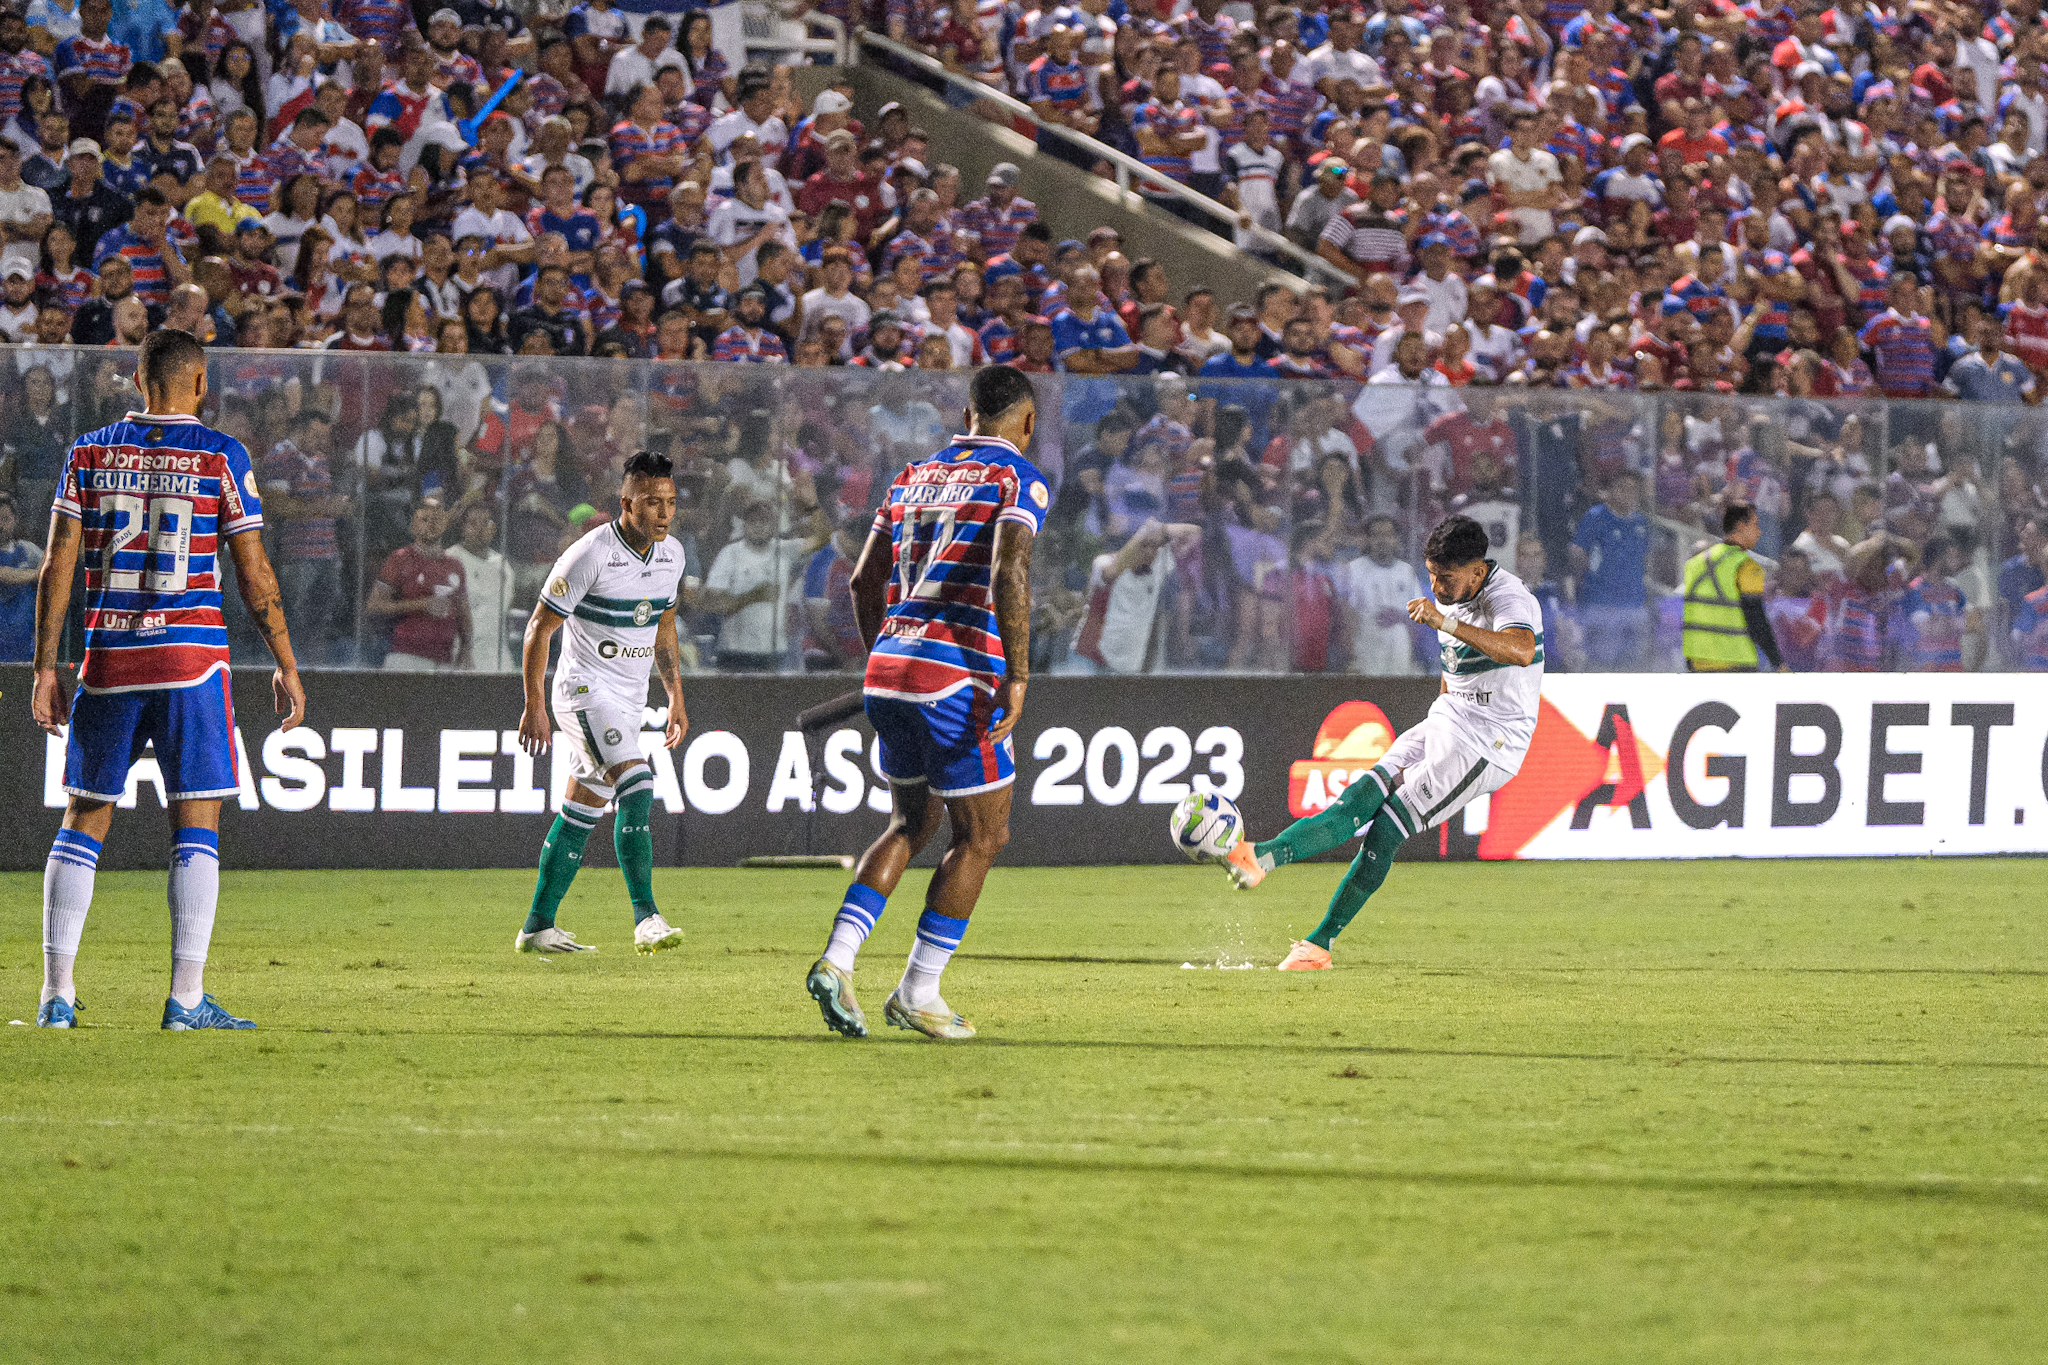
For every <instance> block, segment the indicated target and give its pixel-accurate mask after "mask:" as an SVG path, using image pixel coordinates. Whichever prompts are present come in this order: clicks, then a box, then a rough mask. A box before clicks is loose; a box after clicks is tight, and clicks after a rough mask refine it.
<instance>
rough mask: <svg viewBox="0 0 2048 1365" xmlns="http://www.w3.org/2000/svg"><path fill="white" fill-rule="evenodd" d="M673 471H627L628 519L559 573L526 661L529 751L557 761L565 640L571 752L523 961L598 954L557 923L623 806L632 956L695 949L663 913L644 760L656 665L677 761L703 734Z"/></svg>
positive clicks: (650, 777) (531, 627) (592, 538)
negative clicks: (689, 646)
mask: <svg viewBox="0 0 2048 1365" xmlns="http://www.w3.org/2000/svg"><path fill="white" fill-rule="evenodd" d="M673 473H674V466H673V465H672V464H671V463H670V461H669V458H668V456H666V455H656V454H652V453H650V452H648V451H645V450H643V451H641V452H640V453H639V454H637V455H635V456H634V457H633V458H632V459H630V460H628V461H626V477H625V482H624V483H622V484H621V485H620V487H619V515H618V519H617V520H616V521H608V522H606V523H605V524H604V525H602V526H600V527H598V528H597V529H596V530H594V531H592V532H591V533H590V534H589V535H586V536H584V537H583V539H581V540H579V541H577V542H576V543H575V544H574V545H571V546H570V547H569V548H568V549H567V550H564V551H563V552H562V557H561V558H560V559H558V560H556V561H555V567H554V568H553V569H552V570H551V571H550V572H549V574H548V581H547V585H546V587H544V588H543V589H542V591H541V595H540V601H539V602H537V603H535V604H534V608H533V618H532V619H531V620H529V621H528V622H527V623H526V643H525V647H524V650H523V652H522V653H521V655H520V664H521V671H522V672H523V673H524V674H525V679H524V681H525V684H526V705H525V709H524V710H523V711H521V713H520V716H519V742H520V744H521V746H522V747H524V748H525V750H526V752H527V753H529V754H532V755H533V756H534V757H536V758H538V757H539V756H540V755H542V754H544V753H546V752H547V750H548V744H549V742H550V738H551V733H550V728H549V724H548V712H549V705H548V702H549V694H548V691H547V672H548V641H549V640H550V639H552V638H553V637H554V634H555V632H556V631H557V630H560V631H561V632H562V659H561V662H560V664H559V665H558V666H557V667H556V669H555V687H554V693H553V703H554V706H553V711H554V724H555V725H557V726H559V727H560V728H561V731H562V742H563V743H564V744H567V745H568V746H569V754H570V758H569V776H570V782H569V791H568V794H567V795H566V796H565V797H563V799H562V811H561V814H559V815H557V816H556V817H555V823H554V827H553V828H552V829H550V830H549V831H548V837H547V841H546V842H545V843H543V844H542V845H541V846H540V876H539V877H538V878H537V879H536V880H535V882H534V885H533V905H532V908H530V909H529V910H528V911H527V912H526V926H525V927H524V928H523V929H521V930H520V931H519V935H518V937H517V938H515V939H514V940H513V942H512V946H513V947H514V948H516V949H518V950H519V951H520V952H522V953H588V952H595V951H596V949H595V947H594V946H593V945H591V944H588V943H578V942H577V941H576V936H575V935H574V934H572V933H570V932H569V931H568V930H567V929H562V928H559V927H557V926H556V924H555V911H556V909H558V908H559V907H560V906H561V904H562V897H563V896H565V895H567V894H568V892H569V883H571V882H573V881H574V880H576V869H577V868H578V867H580V866H582V864H583V845H584V842H585V841H586V840H587V839H589V838H590V831H591V830H593V829H595V828H596V827H597V821H598V818H599V817H600V816H602V815H603V814H604V808H605V806H606V805H607V804H609V803H611V802H613V801H617V802H618V807H619V813H618V815H617V817H616V818H615V819H614V820H613V821H612V846H613V847H614V848H616V849H617V850H618V854H619V871H621V872H623V873H624V874H625V875H626V894H627V896H629V897H630V898H631V899H632V902H633V947H634V948H635V949H636V950H637V951H639V952H643V953H658V952H660V951H662V950H663V949H664V948H673V947H675V946H676V945H677V944H679V943H681V942H682V941H683V931H682V930H680V929H673V928H670V927H669V923H668V921H667V920H665V919H663V918H662V917H661V911H659V910H657V909H655V907H654V831H653V826H652V821H651V817H652V812H653V809H654V772H653V770H652V769H651V768H650V767H649V766H648V763H647V760H646V758H644V757H642V755H641V753H640V713H641V711H642V709H643V708H645V707H646V705H647V670H648V666H649V664H650V663H652V665H653V667H654V668H656V669H657V670H659V671H660V673H661V685H662V687H663V688H665V689H666V690H667V692H668V728H667V730H666V731H664V732H663V734H662V739H661V742H662V743H663V744H664V745H666V746H667V747H669V748H671V749H673V748H675V747H676V746H677V745H678V744H681V743H682V742H683V735H684V734H685V732H687V731H688V730H689V728H690V722H689V718H688V717H687V716H686V715H685V714H684V712H683V652H682V646H681V645H680V644H678V643H677V641H676V598H677V593H678V590H679V589H680V587H681V584H682V578H683V550H682V547H681V546H680V545H678V544H677V543H676V542H675V541H673V540H670V539H669V538H668V526H669V522H671V521H672V520H674V519H675V514H676V484H675V479H674V478H673V477H672V475H673Z"/></svg>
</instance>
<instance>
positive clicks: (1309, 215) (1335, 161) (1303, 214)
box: [1287, 157, 1358, 251]
mask: <svg viewBox="0 0 2048 1365" xmlns="http://www.w3.org/2000/svg"><path fill="white" fill-rule="evenodd" d="M1350 174H1351V168H1350V167H1349V166H1347V165H1346V164H1345V163H1344V162H1343V161H1342V160H1341V159H1339V158H1337V157H1330V158H1328V159H1326V160H1324V161H1323V162H1322V164H1320V165H1319V166H1317V167H1316V173H1315V179H1314V180H1313V181H1312V182H1310V183H1309V184H1307V185H1304V186H1303V187H1302V190H1301V193H1299V194H1297V195H1295V196H1294V203H1293V204H1292V205H1291V206H1289V208H1288V210H1287V237H1288V240H1290V241H1292V242H1293V243H1294V244H1295V245H1296V246H1298V247H1300V248H1302V249H1303V250H1304V251H1317V250H1318V249H1319V244H1320V242H1321V241H1322V236H1323V230H1324V229H1325V228H1327V227H1328V226H1329V225H1330V220H1331V219H1332V218H1335V217H1336V216H1337V215H1338V214H1339V213H1341V212H1342V211H1343V210H1345V209H1346V208H1349V207H1350V206H1351V205H1353V204H1356V203H1357V202H1358V196H1357V195H1356V194H1354V193H1352V192H1351V189H1350V187H1349V186H1348V185H1347V184H1346V183H1345V182H1346V180H1347V178H1348V177H1349V176H1350Z"/></svg>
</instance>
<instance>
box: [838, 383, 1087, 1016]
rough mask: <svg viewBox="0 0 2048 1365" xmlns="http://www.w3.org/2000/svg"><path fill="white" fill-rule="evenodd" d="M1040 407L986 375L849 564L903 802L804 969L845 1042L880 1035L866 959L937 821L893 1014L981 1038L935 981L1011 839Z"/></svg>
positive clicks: (1039, 509) (1041, 490)
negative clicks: (935, 855) (860, 994)
mask: <svg viewBox="0 0 2048 1365" xmlns="http://www.w3.org/2000/svg"><path fill="white" fill-rule="evenodd" d="M1037 420H1038V419H1037V408H1036V405H1035V404H1034V402H1033V400H1032V390H1031V381H1030V380H1029V379H1028V378H1026V377H1025V376H1024V375H1023V374H1021V373H1019V372H1018V371H1016V370H1014V369H1011V368H1008V367H1006V366H1000V365H996V366H989V367H987V368H985V369H982V370H979V371H977V372H976V373H975V376H974V382H973V384H972V385H971V386H970V387H969V390H968V407H967V412H966V421H967V430H968V434H967V435H965V436H956V437H955V438H954V439H953V442H952V444H950V445H948V446H947V447H946V448H945V449H944V450H941V451H940V452H939V453H938V454H936V455H934V456H932V457H931V458H930V459H928V460H920V461H918V462H917V463H915V464H913V465H911V466H910V467H909V468H908V469H906V470H904V471H903V472H902V473H901V474H898V475H897V476H896V481H895V482H894V483H893V484H891V485H890V487H889V495H888V498H887V500H886V501H885V502H884V503H883V504H882V507H881V510H880V511H878V512H877V513H876V514H875V524H874V526H873V528H872V529H871V530H870V531H869V532H868V543H867V545H866V547H865V548H863V549H862V551H861V556H860V562H859V564H858V565H856V566H855V568H854V572H853V610H854V615H855V618H856V619H857V620H858V621H859V623H860V633H861V639H862V640H863V641H864V642H865V643H866V644H867V645H868V647H869V650H870V653H869V655H868V669H867V681H866V692H867V713H868V719H869V720H870V721H871V722H872V723H873V724H874V727H875V734H876V735H877V736H878V737H879V739H880V740H881V768H882V772H883V773H884V774H886V775H887V776H888V778H889V784H890V790H891V791H892V792H893V794H894V798H895V810H894V812H893V813H892V814H891V816H890V818H889V828H888V829H887V830H886V831H885V832H884V833H883V834H882V837H881V838H879V839H877V840H876V841H875V842H874V844H873V845H872V846H870V847H869V849H868V851H867V852H866V853H865V854H864V855H862V857H861V861H860V866H859V868H858V869H857V870H856V872H855V874H854V881H853V885H851V886H849V887H848V888H847V890H846V897H845V899H844V901H843V903H842V904H841V906H840V909H839V914H838V916H837V917H836V918H835V919H834V920H833V922H832V937H831V939H830V941H829V942H828V943H827V944H826V945H825V953H824V956H822V957H820V958H819V959H818V960H817V962H816V963H814V964H813V965H812V967H811V970H810V975H809V977H808V978H807V980H806V982H805V985H806V988H807V989H808V990H809V991H810V994H811V998H812V999H814V1000H816V1001H817V1002H818V1007H819V1009H820V1010H821V1011H822V1012H823V1014H824V1016H825V1023H826V1025H827V1026H828V1027H830V1028H832V1029H833V1030H834V1031H835V1032H838V1033H842V1034H845V1035H846V1036H847V1037H849V1038H864V1037H866V1036H867V1031H868V1029H867V1019H866V1017H865V1016H864V1015H863V1014H862V1013H861V1008H860V1005H859V1003H858V1002H857V1001H856V1000H855V999H854V996H853V967H854V958H855V955H856V954H857V953H858V952H859V951H860V945H861V943H862V941H863V940H865V939H866V938H867V936H868V934H869V932H870V931H872V930H873V929H874V927H875V921H876V920H878V919H880V918H881V914H882V908H883V906H885V905H886V904H887V903H888V899H889V893H890V892H892V891H894V890H895V889H896V883H897V881H898V880H899V879H900V878H901V877H902V876H903V869H904V868H905V867H907V866H909V864H910V860H911V859H912V858H914V857H916V856H917V854H918V852H919V851H920V850H922V849H923V848H924V846H925V844H926V843H927V842H929V841H930V839H931V837H932V835H934V834H936V833H937V832H938V828H939V824H940V821H941V820H945V821H946V822H948V823H950V824H951V826H952V830H953V843H952V846H951V847H950V848H948V849H947V850H946V855H945V857H944V858H942V859H941V860H940V862H939V867H938V871H936V872H935V873H933V874H932V880H931V884H930V886H929V887H928V888H927V889H926V891H925V909H924V914H923V915H921V916H920V917H919V919H918V921H917V942H916V944H915V945H914V946H913V947H912V948H911V950H910V962H909V964H908V965H907V966H906V967H905V968H904V971H903V979H902V981H901V982H900V983H899V984H898V985H897V987H896V990H895V992H894V993H893V994H892V995H890V997H889V1001H888V1004H887V1005H886V1006H885V1007H884V1008H883V1011H882V1017H883V1018H884V1019H886V1020H887V1021H888V1022H889V1023H891V1024H893V1025H894V1026H896V1027H897V1028H906V1029H915V1030H917V1031H918V1032H919V1033H922V1034H925V1035H927V1036H928V1037H932V1038H972V1037H973V1036H974V1027H973V1025H971V1024H969V1023H968V1022H967V1021H966V1020H965V1019H962V1018H961V1017H960V1016H959V1015H957V1014H955V1013H954V1012H953V1010H952V1008H951V1007H950V1006H948V1005H947V1004H946V1002H945V1001H944V1000H943V999H941V998H940V995H939V977H940V974H941V973H942V972H944V971H945V969H946V963H947V961H948V960H949V959H950V958H951V957H952V955H953V950H954V949H956V948H958V947H959V946H960V938H961V936H962V935H963V934H965V933H966V932H967V919H968V916H970V915H972V914H973V913H974V903H975V901H976V899H977V898H978V897H979V896H980V895H981V884H982V881H983V879H984V878H986V877H987V876H988V870H989V867H990V865H991V864H993V863H994V862H995V858H996V854H997V853H998V852H999V851H1000V850H1001V849H1002V847H1003V845H1004V843H1005V842H1007V841H1008V839H1009V837H1010V784H1011V782H1012V781H1013V780H1014V779H1015V777H1016V765H1015V760H1014V757H1013V756H1012V753H1011V747H1010V732H1011V731H1012V730H1013V729H1015V728H1016V725H1017V718H1018V717H1019V716H1020V715H1021V714H1022V713H1023V710H1024V684H1025V679H1026V674H1027V672H1028V669H1029V663H1028V660H1029V658H1030V642H1031V543H1032V541H1033V540H1034V539H1035V538H1036V537H1037V535H1038V528H1039V525H1040V523H1041V521H1042V519H1043V518H1044V516H1045V512H1046V508H1047V507H1049V506H1050V505H1051V503H1052V492H1051V489H1050V488H1048V487H1047V485H1046V482H1045V476H1044V475H1042V474H1040V473H1039V472H1038V470H1037V468H1036V467H1034V466H1033V465H1032V463H1031V462H1030V461H1029V460H1027V459H1025V458H1024V454H1023V452H1024V451H1025V450H1026V449H1028V448H1029V447H1030V444H1031V433H1032V431H1033V430H1034V428H1035V426H1036V424H1037Z"/></svg>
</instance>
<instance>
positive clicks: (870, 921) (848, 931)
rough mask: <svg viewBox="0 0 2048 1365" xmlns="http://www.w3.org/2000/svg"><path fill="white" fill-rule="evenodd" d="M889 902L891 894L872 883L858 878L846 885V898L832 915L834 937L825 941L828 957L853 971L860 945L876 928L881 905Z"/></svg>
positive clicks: (880, 914)
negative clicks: (835, 913)
mask: <svg viewBox="0 0 2048 1365" xmlns="http://www.w3.org/2000/svg"><path fill="white" fill-rule="evenodd" d="M888 903H889V898H888V897H887V896H884V895H883V894H882V893H881V892H879V891H877V890H875V888H873V887H872V886H862V885H861V884H860V883H859V882H855V883H854V884H853V885H852V886H849V887H847V888H846V899H845V900H844V901H842V902H841V903H840V906H839V913H838V914H837V915H836V916H834V917H833V919H832V937H831V939H830V940H829V941H828V942H827V943H826V944H825V960H826V961H827V962H829V963H831V964H832V965H833V966H835V967H837V968H838V969H839V970H840V971H842V972H850V971H852V970H853V960H854V958H855V957H856V956H858V955H859V953H860V945H861V944H862V943H864V942H866V941H867V936H868V935H869V934H872V933H873V932H875V921H877V920H879V919H881V917H882V907H883V906H885V905H887V904H888Z"/></svg>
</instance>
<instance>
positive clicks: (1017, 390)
mask: <svg viewBox="0 0 2048 1365" xmlns="http://www.w3.org/2000/svg"><path fill="white" fill-rule="evenodd" d="M1031 401H1033V395H1032V390H1031V380H1030V378H1029V377H1028V376H1026V375H1025V374H1024V372H1023V371H1022V370H1014V369H1011V368H1010V367H1009V366H1008V365H984V366H982V368H980V369H979V370H976V371H975V372H974V382H973V383H971V384H969V385H968V387H967V405H968V406H969V407H971V408H973V409H974V415H975V416H976V417H978V418H980V419H981V420H982V421H984V422H992V421H994V420H996V419H997V418H999V417H1002V416H1003V415H1005V414H1006V413H1008V412H1009V411H1010V409H1012V408H1014V407H1016V406H1017V405H1018V404H1019V403H1029V402H1031Z"/></svg>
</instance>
